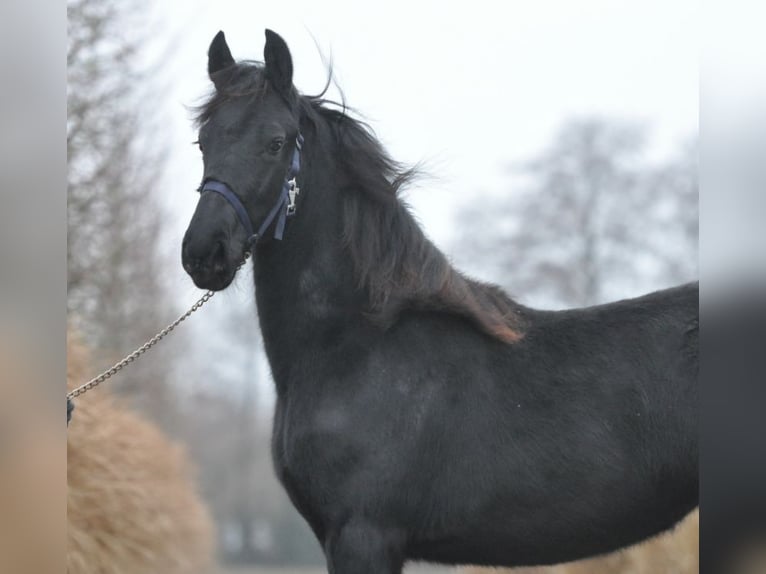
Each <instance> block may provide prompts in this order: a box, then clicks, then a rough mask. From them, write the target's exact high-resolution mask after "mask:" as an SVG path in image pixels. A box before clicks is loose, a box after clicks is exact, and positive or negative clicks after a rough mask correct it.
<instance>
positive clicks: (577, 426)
mask: <svg viewBox="0 0 766 574" xmlns="http://www.w3.org/2000/svg"><path fill="white" fill-rule="evenodd" d="M208 55H209V61H208V72H209V75H210V78H211V79H212V81H213V84H214V85H215V92H214V94H213V95H212V97H211V98H210V99H209V101H208V102H206V103H205V104H204V105H203V106H202V107H201V108H200V113H199V124H200V130H199V145H200V149H201V150H202V156H203V163H204V177H203V185H202V187H201V190H202V191H203V193H202V194H201V197H200V199H199V203H198V205H197V209H196V212H195V214H194V216H193V218H192V221H191V223H190V226H189V229H188V231H187V233H186V236H185V237H184V241H183V264H184V268H185V269H186V270H187V272H188V273H189V274H190V275H191V277H192V279H193V280H194V282H195V283H196V284H197V285H198V286H199V287H202V288H207V289H214V290H220V289H224V288H226V287H227V286H228V285H229V284H230V283H231V281H232V279H233V277H234V274H235V272H236V268H237V264H238V263H239V261H240V260H241V258H242V257H243V254H244V253H245V251H249V250H250V249H251V248H252V251H253V258H254V261H253V266H254V276H255V286H256V298H257V306H258V316H259V319H260V325H261V329H262V332H263V339H264V342H265V346H266V352H267V354H268V359H269V362H270V364H271V369H272V373H273V377H274V381H275V383H276V387H277V395H278V398H277V406H276V414H275V418H274V432H273V443H272V450H273V460H274V465H275V468H276V472H277V474H278V476H279V479H280V480H281V481H282V483H283V485H284V486H285V488H286V490H287V492H288V493H289V495H290V498H291V500H292V501H293V503H294V504H295V507H296V508H297V509H298V510H299V512H300V513H301V514H302V515H303V516H304V517H305V519H306V520H307V521H308V523H309V524H310V525H311V528H312V529H313V531H314V533H315V534H316V536H317V538H318V539H319V541H320V543H321V544H322V547H323V549H324V552H325V554H326V556H327V562H328V566H329V570H330V572H334V573H337V574H359V573H362V572H365V573H380V574H384V573H385V574H390V573H394V572H400V571H401V569H402V566H403V564H404V563H405V561H407V560H426V561H434V562H444V563H470V564H488V565H510V566H516V565H529V564H550V563H556V562H562V561H567V560H573V559H577V558H582V557H585V556H590V555H594V554H598V553H603V552H608V551H611V550H614V549H616V548H620V547H623V546H626V545H629V544H631V543H634V542H637V541H639V540H642V539H644V538H647V537H649V536H651V535H653V534H656V533H659V532H661V531H663V530H665V529H667V528H669V527H671V526H672V525H674V524H675V523H676V522H677V521H678V520H679V519H681V518H682V517H683V516H684V515H685V514H686V513H688V512H689V511H690V510H692V509H693V508H694V507H695V506H696V505H697V501H698V473H697V398H698V395H697V365H698V357H697V348H698V291H699V289H698V286H697V285H696V284H692V285H685V286H681V287H676V288H673V289H668V290H665V291H660V292H657V293H653V294H650V295H646V296H644V297H640V298H638V299H632V300H627V301H620V302H616V303H611V304H607V305H600V306H597V307H590V308H587V309H573V310H568V311H560V312H548V311H538V310H534V309H530V308H527V307H524V306H522V305H520V304H518V303H516V302H514V301H512V300H511V299H510V298H508V297H507V296H506V295H505V293H503V291H502V290H500V289H499V288H497V287H495V286H493V285H488V284H483V283H479V282H477V281H474V280H471V279H469V278H468V277H466V276H464V275H462V274H461V273H460V272H459V271H457V270H455V269H454V268H453V267H452V266H451V265H450V264H449V262H448V261H447V259H446V257H445V256H444V255H443V254H442V253H441V252H440V251H439V250H438V249H437V248H436V247H435V246H434V245H432V244H431V243H430V242H429V241H428V239H427V238H426V237H425V236H424V234H423V232H422V231H421V229H420V228H419V227H418V225H417V224H416V222H415V221H414V220H413V218H412V216H411V215H410V213H409V212H408V210H407V208H406V207H405V206H404V205H403V204H402V202H401V201H400V200H399V199H398V198H397V191H398V189H399V188H400V186H402V185H403V184H405V183H406V182H407V180H408V179H409V178H410V177H411V175H412V174H411V173H410V172H408V171H406V170H403V169H402V168H401V167H400V166H399V165H398V164H397V163H396V162H394V161H392V160H391V159H390V157H389V156H388V155H387V154H386V153H385V151H384V150H383V149H382V148H381V146H380V144H379V143H378V142H377V141H376V139H375V138H374V137H373V135H372V134H371V132H370V130H369V129H368V128H366V126H364V125H363V124H361V123H360V122H359V121H357V120H355V119H353V118H352V117H350V116H349V115H348V114H347V113H345V111H344V110H342V109H338V107H337V106H333V105H331V103H329V102H327V101H325V100H323V99H322V97H321V96H316V97H308V96H304V95H301V94H299V93H298V92H297V91H296V89H295V88H294V87H293V83H292V71H293V70H292V60H291V57H290V52H289V50H288V48H287V45H286V44H285V42H284V40H282V38H280V37H279V36H278V35H276V34H274V33H273V32H271V31H268V30H267V31H266V45H265V50H264V55H265V57H264V60H265V62H264V63H263V64H261V63H257V62H239V63H236V62H235V61H234V59H233V58H232V56H231V53H230V51H229V48H228V46H227V44H226V41H225V38H224V35H223V33H220V32H219V33H218V35H217V36H216V37H215V38H214V40H213V42H212V44H211V46H210V50H209V54H208ZM298 188H299V189H298ZM297 191H300V193H296V192H297ZM253 229H256V230H257V231H256V232H255V233H253ZM282 233H284V236H283V237H282Z"/></svg>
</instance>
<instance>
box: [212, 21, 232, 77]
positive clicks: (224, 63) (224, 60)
mask: <svg viewBox="0 0 766 574" xmlns="http://www.w3.org/2000/svg"><path fill="white" fill-rule="evenodd" d="M233 65H234V58H232V56H231V50H229V46H228V44H227V43H226V36H224V34H223V31H219V32H218V34H216V35H215V38H213V41H212V42H211V43H210V48H209V49H208V51H207V74H208V76H210V79H211V80H213V83H214V84H216V87H218V84H217V83H216V80H218V81H219V82H220V79H219V78H218V77H214V76H215V75H216V74H217V73H218V72H220V71H221V70H224V69H226V68H228V67H230V66H233Z"/></svg>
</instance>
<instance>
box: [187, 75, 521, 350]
mask: <svg viewBox="0 0 766 574" xmlns="http://www.w3.org/2000/svg"><path fill="white" fill-rule="evenodd" d="M262 72H263V64H262V63H260V62H254V61H244V62H239V63H237V64H236V65H234V66H231V67H229V68H226V69H224V70H222V71H220V72H218V73H217V75H216V76H215V77H214V78H213V79H214V82H215V85H216V90H215V92H214V93H213V94H212V96H211V97H210V98H209V99H208V100H207V101H206V102H204V103H203V104H202V105H200V106H199V107H198V108H197V109H196V123H197V124H198V125H201V124H204V123H205V122H206V121H207V120H209V119H210V117H211V115H212V114H213V112H214V110H215V109H216V108H217V107H218V106H219V105H221V104H222V103H224V102H226V101H228V100H231V99H232V98H240V97H249V98H253V99H256V100H257V99H258V98H260V97H261V96H262V95H263V94H264V93H265V90H268V89H269V84H268V82H266V81H265V78H264V74H263V73H262ZM330 81H331V75H330V78H329V79H328V83H327V85H326V86H325V88H324V90H323V91H322V92H321V93H320V94H319V95H316V96H306V95H301V94H299V93H298V92H297V91H296V90H295V89H294V88H293V89H292V91H291V93H290V94H289V96H288V98H287V100H288V101H287V103H288V105H290V106H291V107H292V108H293V109H294V110H296V111H297V112H298V113H299V114H300V118H301V120H302V121H304V120H305V121H308V122H310V123H311V124H312V126H313V127H314V128H315V129H316V130H317V131H321V130H323V129H329V130H330V132H331V135H332V138H333V140H334V142H335V144H336V145H337V149H338V154H337V158H336V159H337V161H338V162H339V164H340V168H341V170H342V172H343V173H344V174H346V175H347V176H348V179H349V181H350V182H353V183H352V184H351V185H348V186H346V187H347V189H344V190H343V198H344V199H343V238H344V244H345V248H346V249H347V250H348V253H349V255H350V257H351V261H352V263H353V267H354V271H355V276H356V280H357V285H358V287H359V288H360V289H363V290H364V291H365V292H366V293H367V295H368V298H369V309H368V316H369V317H370V319H372V320H373V321H375V322H377V323H379V324H381V325H384V326H388V325H391V324H393V322H394V321H395V320H396V318H397V316H398V315H399V313H400V312H401V311H403V310H405V309H407V308H412V309H423V310H432V311H443V312H447V313H452V314H456V315H459V316H462V317H464V318H466V319H467V320H469V321H470V322H472V323H474V324H475V325H476V326H477V327H478V328H479V329H480V330H481V331H483V332H485V333H487V334H489V335H490V336H492V337H494V338H496V339H499V340H501V341H503V342H506V343H512V342H515V341H517V340H519V339H520V338H521V336H522V335H521V330H520V329H521V318H520V311H521V307H520V306H519V305H518V304H516V303H515V302H514V301H512V300H511V299H510V298H509V297H508V296H507V295H506V294H505V293H504V292H503V291H502V289H500V288H499V287H497V286H496V285H492V284H488V283H482V282H479V281H476V280H474V279H471V278H469V277H467V276H465V275H463V274H462V273H461V272H460V271H458V270H457V269H455V268H454V267H453V266H452V265H451V264H450V262H449V260H448V259H447V257H446V256H445V255H444V254H443V253H442V252H441V251H440V250H439V249H438V248H437V247H436V246H434V245H433V243H431V241H429V239H428V238H427V237H426V236H425V234H424V233H423V231H422V229H421V228H420V226H419V225H418V224H417V222H416V221H415V219H414V218H413V216H412V214H411V213H410V211H409V209H408V207H407V205H406V204H405V203H404V202H403V201H402V200H401V198H400V197H399V192H400V190H401V189H403V188H404V187H405V186H406V185H407V184H408V183H410V182H411V181H412V180H413V178H414V177H415V176H416V174H417V169H416V168H407V167H405V166H403V165H402V164H400V163H399V162H397V161H395V160H394V159H392V158H391V156H389V155H388V153H387V152H386V150H385V149H383V146H382V145H381V144H380V142H379V141H378V139H377V138H376V137H375V134H374V132H373V131H372V129H371V128H370V127H369V125H367V124H365V123H364V122H362V121H360V120H359V119H357V118H354V117H353V116H352V115H351V114H350V113H349V108H347V107H346V105H345V103H337V102H334V101H332V100H327V99H325V98H324V94H325V93H326V91H327V88H328V87H329V85H330Z"/></svg>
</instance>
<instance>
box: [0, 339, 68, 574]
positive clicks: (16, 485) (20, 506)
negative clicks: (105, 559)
mask: <svg viewBox="0 0 766 574" xmlns="http://www.w3.org/2000/svg"><path fill="white" fill-rule="evenodd" d="M3 335H4V333H3V332H2V330H0V395H1V396H2V400H0V573H2V574H48V573H57V574H59V573H60V572H61V565H62V563H63V561H64V556H65V553H66V488H65V481H64V477H65V474H66V452H65V450H64V440H65V435H64V417H63V413H64V410H63V404H64V401H63V400H61V401H59V402H58V403H56V404H55V405H54V404H52V401H50V400H49V399H48V398H47V396H48V395H49V392H50V390H51V389H52V388H53V387H54V385H52V384H50V382H48V384H47V386H46V382H45V381H44V380H43V377H42V376H41V373H40V371H39V370H38V369H37V367H39V362H40V358H39V357H35V356H34V354H33V353H31V352H29V353H25V352H24V351H30V350H31V349H30V347H31V346H26V345H24V344H21V343H20V342H19V339H18V337H17V336H16V334H15V333H14V334H12V335H11V336H10V337H8V338H6V337H4V336H3ZM33 358H34V359H36V361H37V364H35V362H34V361H33ZM61 359H62V366H63V348H62V349H61ZM57 386H58V388H59V389H60V391H61V392H62V393H63V391H64V388H63V385H62V384H61V382H59V384H58V385H57ZM56 407H58V408H56Z"/></svg>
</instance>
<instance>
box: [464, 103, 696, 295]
mask: <svg viewBox="0 0 766 574" xmlns="http://www.w3.org/2000/svg"><path fill="white" fill-rule="evenodd" d="M645 141H646V137H645V132H644V130H643V129H642V128H640V127H639V126H636V125H632V124H628V123H623V122H616V121H607V120H603V119H594V118H588V119H580V120H574V121H571V122H569V123H567V124H566V125H564V126H563V128H562V129H561V130H560V132H559V133H558V134H557V136H556V138H555V139H554V141H553V143H552V144H551V145H550V147H548V148H547V149H546V150H545V151H544V152H543V153H542V154H541V156H540V157H538V158H536V159H534V160H532V161H530V162H528V163H525V164H524V165H522V166H521V168H520V169H519V170H517V173H516V174H515V175H517V176H518V177H517V181H518V182H519V184H518V188H517V189H516V190H514V192H513V193H509V194H508V195H507V196H506V197H505V198H497V199H496V201H497V204H496V205H495V206H494V207H493V208H491V209H489V210H488V209H486V203H485V204H484V207H483V210H482V211H481V212H479V211H478V210H475V209H474V210H468V211H465V212H464V213H466V215H465V217H466V218H467V219H468V221H466V224H465V225H461V226H459V228H462V229H468V228H474V227H475V226H477V225H478V226H479V227H480V228H482V229H483V230H484V231H483V233H482V234H481V236H479V237H477V236H475V235H471V236H467V237H465V238H461V241H460V244H459V245H460V247H459V249H458V256H460V255H461V254H462V255H463V256H466V259H468V258H470V259H473V260H478V261H480V262H481V264H482V265H485V266H489V267H491V268H492V269H494V271H495V279H496V280H499V281H500V282H501V283H503V284H505V285H507V286H508V287H509V289H510V290H511V291H512V292H513V293H514V294H516V295H517V296H520V297H521V298H522V299H525V300H530V299H531V300H532V301H533V302H535V303H538V304H540V303H542V304H544V305H548V306H562V307H563V306H572V305H589V304H594V303H597V302H601V301H604V300H606V299H609V298H612V297H615V296H620V295H627V294H628V293H632V292H634V291H635V290H641V289H646V288H652V287H654V286H661V285H662V284H663V283H664V284H669V283H672V282H675V281H679V280H682V279H684V280H689V279H692V278H693V277H694V274H695V273H696V265H689V264H688V263H690V262H694V263H695V264H696V258H697V246H696V221H697V212H696V204H697V179H696V178H697V175H696V164H693V163H692V162H690V161H689V160H688V157H687V155H683V156H682V158H681V160H674V161H672V162H668V163H667V164H665V165H663V166H661V167H659V168H658V167H656V166H652V165H650V164H649V163H648V162H647V161H646V154H645ZM489 201H492V199H490V200H489ZM498 213H502V214H504V217H498V216H497V214H498ZM489 214H491V217H489V216H488V215H489ZM671 235H673V236H674V237H683V238H684V239H683V241H682V242H681V243H682V244H679V248H678V249H668V248H667V241H668V240H669V238H670V237H671ZM671 270H675V271H673V272H671Z"/></svg>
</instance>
